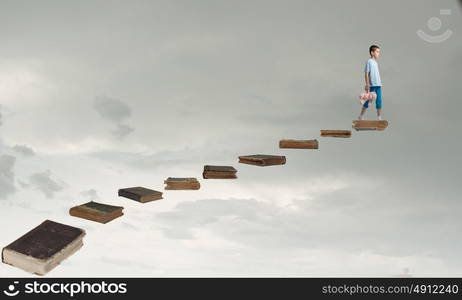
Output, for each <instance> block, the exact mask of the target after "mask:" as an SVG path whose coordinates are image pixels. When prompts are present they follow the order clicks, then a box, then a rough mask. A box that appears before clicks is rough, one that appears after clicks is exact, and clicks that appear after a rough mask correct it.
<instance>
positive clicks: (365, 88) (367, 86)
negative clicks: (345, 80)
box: [364, 84, 370, 92]
mask: <svg viewBox="0 0 462 300" xmlns="http://www.w3.org/2000/svg"><path fill="white" fill-rule="evenodd" d="M369 88H370V86H369V85H368V84H366V86H365V87H364V90H365V91H366V92H369Z"/></svg>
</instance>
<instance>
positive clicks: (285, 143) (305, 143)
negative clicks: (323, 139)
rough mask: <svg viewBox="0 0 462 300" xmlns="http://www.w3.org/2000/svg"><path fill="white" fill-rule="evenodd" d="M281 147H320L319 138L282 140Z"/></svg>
mask: <svg viewBox="0 0 462 300" xmlns="http://www.w3.org/2000/svg"><path fill="white" fill-rule="evenodd" d="M279 148H289V149H318V148H319V144H318V140H280V141H279Z"/></svg>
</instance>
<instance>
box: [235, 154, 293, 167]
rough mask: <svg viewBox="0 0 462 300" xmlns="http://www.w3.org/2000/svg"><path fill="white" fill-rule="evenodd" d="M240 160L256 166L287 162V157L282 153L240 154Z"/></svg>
mask: <svg viewBox="0 0 462 300" xmlns="http://www.w3.org/2000/svg"><path fill="white" fill-rule="evenodd" d="M239 162H240V163H243V164H249V165H255V166H260V167H264V166H274V165H283V164H285V163H286V157H285V156H280V155H267V154H254V155H242V156H239Z"/></svg>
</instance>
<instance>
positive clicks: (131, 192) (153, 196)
mask: <svg viewBox="0 0 462 300" xmlns="http://www.w3.org/2000/svg"><path fill="white" fill-rule="evenodd" d="M118 195H119V197H125V198H128V199H131V200H135V201H138V202H141V203H146V202H150V201H154V200H160V199H162V192H159V191H155V190H151V189H148V188H145V187H142V186H135V187H130V188H124V189H119V191H118Z"/></svg>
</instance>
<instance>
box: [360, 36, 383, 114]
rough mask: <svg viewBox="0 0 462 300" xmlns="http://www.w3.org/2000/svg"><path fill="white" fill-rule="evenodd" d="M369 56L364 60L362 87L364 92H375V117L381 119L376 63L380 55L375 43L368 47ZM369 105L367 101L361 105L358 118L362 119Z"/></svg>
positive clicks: (378, 77) (379, 87)
mask: <svg viewBox="0 0 462 300" xmlns="http://www.w3.org/2000/svg"><path fill="white" fill-rule="evenodd" d="M369 54H370V56H371V58H369V59H368V60H367V62H366V67H365V68H364V79H365V80H366V86H365V87H364V89H365V90H366V92H375V93H376V94H377V99H376V101H375V108H377V118H378V119H379V120H382V116H381V113H382V82H381V81H380V73H379V65H378V64H377V59H378V58H379V56H380V47H379V46H377V45H372V46H370V47H369ZM368 106H369V101H366V102H365V103H364V104H363V106H362V107H361V114H360V115H359V117H358V119H359V120H362V119H363V116H364V112H365V111H366V109H367V108H368Z"/></svg>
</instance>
